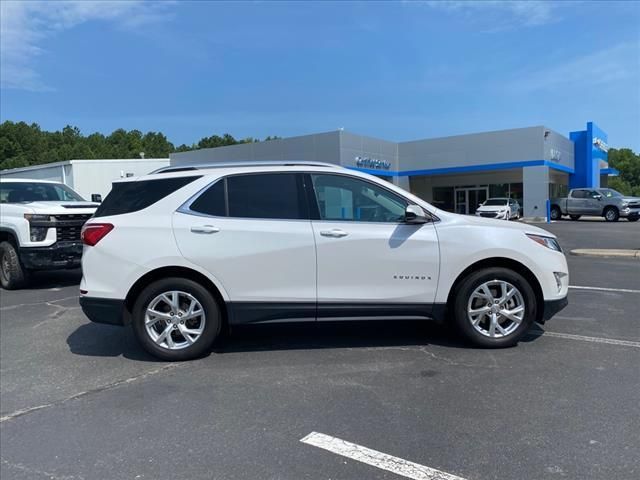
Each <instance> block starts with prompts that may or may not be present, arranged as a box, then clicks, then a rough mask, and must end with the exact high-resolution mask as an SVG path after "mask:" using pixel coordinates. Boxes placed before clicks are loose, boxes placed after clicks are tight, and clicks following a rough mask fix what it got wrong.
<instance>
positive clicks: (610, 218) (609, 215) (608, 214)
mask: <svg viewBox="0 0 640 480" xmlns="http://www.w3.org/2000/svg"><path fill="white" fill-rule="evenodd" d="M619 218H620V212H618V209H617V208H616V207H607V209H606V210H605V211H604V219H605V220H606V221H607V222H617V221H618V219H619Z"/></svg>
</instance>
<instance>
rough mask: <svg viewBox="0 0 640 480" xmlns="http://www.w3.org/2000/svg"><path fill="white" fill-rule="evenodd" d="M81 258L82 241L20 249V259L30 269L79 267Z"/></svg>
mask: <svg viewBox="0 0 640 480" xmlns="http://www.w3.org/2000/svg"><path fill="white" fill-rule="evenodd" d="M81 259H82V243H81V242H57V243H54V244H53V245H51V246H50V247H23V248H21V249H20V261H21V262H22V265H23V266H24V267H25V268H26V269H28V270H56V269H60V268H78V267H80V260H81Z"/></svg>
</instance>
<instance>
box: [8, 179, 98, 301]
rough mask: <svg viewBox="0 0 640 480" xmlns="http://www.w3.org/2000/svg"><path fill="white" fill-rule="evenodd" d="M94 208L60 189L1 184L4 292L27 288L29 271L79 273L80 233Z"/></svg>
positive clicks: (51, 184) (58, 185) (31, 182)
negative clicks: (76, 271) (75, 270)
mask: <svg viewBox="0 0 640 480" xmlns="http://www.w3.org/2000/svg"><path fill="white" fill-rule="evenodd" d="M97 206H98V204H97V203H92V202H86V201H85V200H84V199H83V198H82V197H81V196H80V195H78V194H77V193H76V192H74V191H73V190H72V189H70V188H69V187H67V186H66V185H64V184H62V183H58V182H50V181H44V180H19V179H8V178H6V179H0V284H1V285H2V287H3V288H6V289H17V288H21V287H23V286H25V285H26V284H27V282H28V279H29V275H30V273H31V272H33V271H37V270H55V269H64V268H78V267H79V266H80V260H81V258H82V242H81V240H80V230H81V229H82V226H83V225H84V223H85V222H86V221H87V220H88V219H89V218H90V217H91V216H92V215H93V213H94V212H95V210H96V207H97Z"/></svg>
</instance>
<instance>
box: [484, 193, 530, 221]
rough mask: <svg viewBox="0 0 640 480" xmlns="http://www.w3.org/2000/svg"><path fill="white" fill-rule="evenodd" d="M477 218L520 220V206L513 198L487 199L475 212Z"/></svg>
mask: <svg viewBox="0 0 640 480" xmlns="http://www.w3.org/2000/svg"><path fill="white" fill-rule="evenodd" d="M476 215H477V216H478V217H484V218H498V219H500V220H511V219H516V220H517V219H518V218H520V204H519V203H518V202H517V201H516V200H514V199H513V198H489V199H487V200H486V201H485V202H484V203H481V204H480V206H479V207H478V209H477V210H476Z"/></svg>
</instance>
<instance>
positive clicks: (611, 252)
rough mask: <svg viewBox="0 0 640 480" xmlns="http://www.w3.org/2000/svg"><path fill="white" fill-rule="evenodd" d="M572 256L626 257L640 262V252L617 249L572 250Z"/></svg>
mask: <svg viewBox="0 0 640 480" xmlns="http://www.w3.org/2000/svg"><path fill="white" fill-rule="evenodd" d="M571 254H572V255H579V256H585V257H626V258H635V259H637V260H640V250H631V249H615V248H603V249H599V248H577V249H575V250H571Z"/></svg>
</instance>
